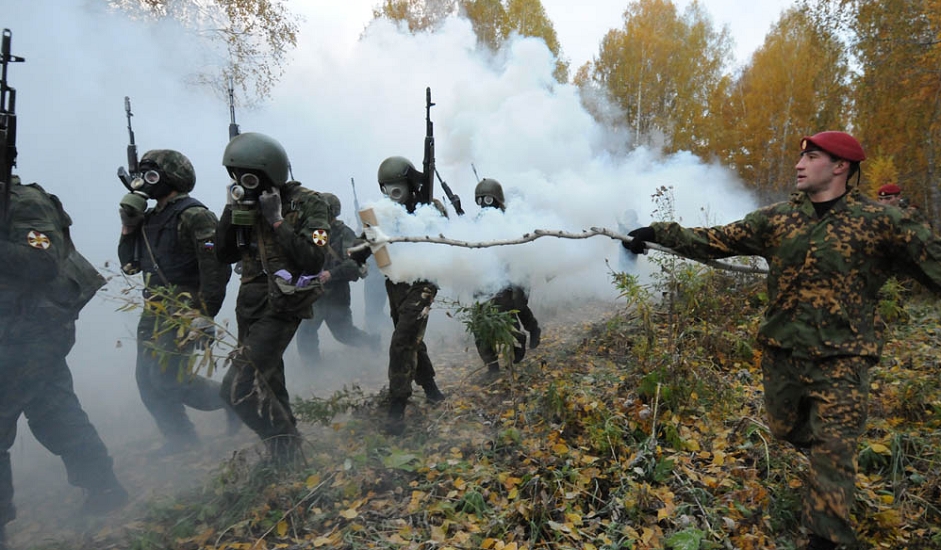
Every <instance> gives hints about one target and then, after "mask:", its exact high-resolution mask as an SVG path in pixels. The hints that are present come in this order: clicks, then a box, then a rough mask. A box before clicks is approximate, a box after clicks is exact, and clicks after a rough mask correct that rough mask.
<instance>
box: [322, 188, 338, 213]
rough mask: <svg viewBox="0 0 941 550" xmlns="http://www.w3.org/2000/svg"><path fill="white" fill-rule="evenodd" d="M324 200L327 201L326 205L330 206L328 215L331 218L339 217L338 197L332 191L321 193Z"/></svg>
mask: <svg viewBox="0 0 941 550" xmlns="http://www.w3.org/2000/svg"><path fill="white" fill-rule="evenodd" d="M321 195H323V198H324V200H326V201H327V207H328V208H330V216H331V217H333V218H338V217H340V197H338V196H336V195H334V194H333V193H321Z"/></svg>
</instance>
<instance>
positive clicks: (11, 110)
mask: <svg viewBox="0 0 941 550" xmlns="http://www.w3.org/2000/svg"><path fill="white" fill-rule="evenodd" d="M12 38H13V33H12V32H10V29H3V43H2V46H0V63H2V65H3V70H2V72H0V185H2V186H3V202H2V203H0V221H2V223H3V225H2V228H3V231H6V226H7V224H6V221H7V209H8V208H9V205H10V191H11V189H10V187H11V185H12V184H13V167H14V166H16V90H14V89H13V88H11V87H10V86H9V85H8V84H7V64H9V63H19V62H23V61H26V60H25V59H23V58H22V57H19V56H17V55H12V54H10V42H11V39H12Z"/></svg>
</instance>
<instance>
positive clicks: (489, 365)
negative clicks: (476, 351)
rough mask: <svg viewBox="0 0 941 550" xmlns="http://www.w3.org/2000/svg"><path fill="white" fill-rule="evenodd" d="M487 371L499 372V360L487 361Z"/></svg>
mask: <svg viewBox="0 0 941 550" xmlns="http://www.w3.org/2000/svg"><path fill="white" fill-rule="evenodd" d="M487 372H500V362H499V361H493V362H492V363H487Z"/></svg>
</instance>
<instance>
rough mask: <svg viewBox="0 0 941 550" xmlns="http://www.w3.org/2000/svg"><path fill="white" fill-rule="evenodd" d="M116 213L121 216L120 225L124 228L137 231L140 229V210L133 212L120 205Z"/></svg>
mask: <svg viewBox="0 0 941 550" xmlns="http://www.w3.org/2000/svg"><path fill="white" fill-rule="evenodd" d="M118 213H119V214H120V216H121V225H123V226H124V227H128V228H132V229H137V228H138V227H140V224H142V223H144V213H143V212H141V211H140V210H134V209H132V208H130V207H128V206H126V205H121V207H120V208H119V209H118Z"/></svg>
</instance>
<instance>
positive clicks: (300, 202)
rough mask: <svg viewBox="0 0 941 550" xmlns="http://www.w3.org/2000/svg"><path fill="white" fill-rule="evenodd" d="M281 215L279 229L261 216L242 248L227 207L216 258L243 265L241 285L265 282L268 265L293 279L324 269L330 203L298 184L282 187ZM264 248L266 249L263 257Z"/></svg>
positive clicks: (271, 269) (219, 231)
mask: <svg viewBox="0 0 941 550" xmlns="http://www.w3.org/2000/svg"><path fill="white" fill-rule="evenodd" d="M281 215H282V217H283V218H284V221H283V222H282V223H281V224H280V225H279V226H278V228H277V229H274V228H273V227H271V225H270V224H269V223H267V222H266V221H265V220H264V219H263V218H262V217H261V216H258V219H257V221H256V223H255V225H254V226H253V227H251V229H250V233H249V234H250V237H249V242H248V246H243V247H241V248H240V247H239V246H238V240H237V231H238V227H239V226H236V225H233V224H232V210H231V207H230V206H228V205H227V206H226V207H225V210H223V212H222V217H221V218H220V220H219V225H218V227H217V228H216V243H215V248H216V257H217V258H219V260H220V261H222V262H225V263H230V264H231V263H235V262H237V261H239V260H241V262H242V284H246V283H251V282H262V281H265V280H266V278H267V277H266V270H265V267H264V265H263V264H267V266H268V270H270V272H271V273H272V274H274V273H275V272H277V271H279V270H281V269H286V270H287V271H289V272H290V273H291V274H292V275H293V276H295V277H296V276H298V275H300V274H306V275H315V274H317V273H319V272H320V270H321V269H323V265H324V262H325V261H326V259H327V256H328V254H329V253H328V252H327V244H328V243H329V242H330V222H329V218H328V211H327V201H326V200H324V198H323V197H322V196H321V195H320V193H317V192H316V191H312V190H310V189H307V188H305V187H301V185H300V184H299V183H298V182H296V181H290V182H288V183H287V184H285V185H284V187H282V188H281ZM261 248H264V252H263V254H264V258H262V252H261V250H260V249H261Z"/></svg>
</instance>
